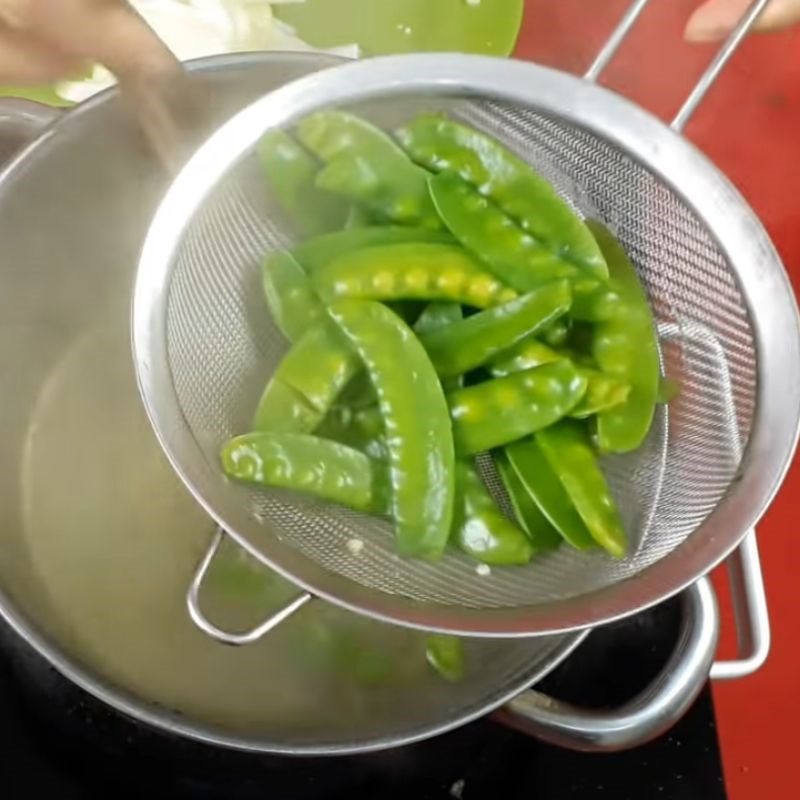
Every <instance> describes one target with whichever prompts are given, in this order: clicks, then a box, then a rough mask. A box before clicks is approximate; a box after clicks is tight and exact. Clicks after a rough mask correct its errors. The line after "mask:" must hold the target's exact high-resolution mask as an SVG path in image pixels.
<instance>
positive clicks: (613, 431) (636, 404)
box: [589, 221, 661, 453]
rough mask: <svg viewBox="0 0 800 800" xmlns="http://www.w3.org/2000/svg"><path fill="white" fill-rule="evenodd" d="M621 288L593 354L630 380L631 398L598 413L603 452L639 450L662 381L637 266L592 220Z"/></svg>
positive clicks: (612, 371) (604, 367)
mask: <svg viewBox="0 0 800 800" xmlns="http://www.w3.org/2000/svg"><path fill="white" fill-rule="evenodd" d="M589 225H590V227H591V230H592V233H593V234H594V235H595V237H596V238H597V241H598V243H599V245H600V247H601V248H602V250H603V252H604V254H605V257H606V259H607V261H608V266H609V269H610V271H611V285H612V286H613V287H614V289H615V290H616V291H617V292H618V293H619V296H620V308H619V309H618V311H617V313H616V314H615V316H614V317H613V318H612V319H610V320H608V321H607V322H603V323H600V324H598V325H597V326H596V327H595V331H594V339H593V342H592V354H593V356H594V359H595V361H596V362H597V365H598V367H599V368H600V369H601V370H602V371H603V372H605V373H606V374H607V375H610V376H612V377H615V378H617V379H619V380H620V381H622V382H624V383H627V384H629V385H630V387H631V389H630V394H629V395H628V399H627V400H626V401H625V402H624V403H622V404H621V405H618V406H616V407H615V408H612V409H610V410H608V411H604V412H603V413H601V414H598V415H597V442H598V446H599V447H600V450H601V451H603V452H613V453H625V452H629V451H631V450H636V449H637V448H638V447H639V446H640V445H641V444H642V442H643V441H644V440H645V438H646V437H647V434H648V432H649V431H650V426H651V425H652V422H653V415H654V414H655V408H656V402H657V400H658V392H659V386H660V381H661V365H660V362H659V350H658V338H657V334H656V326H655V322H654V320H653V315H652V312H651V310H650V305H649V303H648V300H647V295H646V293H645V291H644V287H643V286H642V284H641V282H640V281H639V276H638V275H637V273H636V268H635V267H634V266H633V264H632V263H631V262H630V260H629V259H628V257H627V255H626V254H625V251H624V249H623V248H622V246H621V245H620V244H619V242H617V240H616V239H615V238H614V236H613V235H612V234H611V232H610V231H609V230H608V229H607V228H605V227H604V226H603V225H601V224H600V223H599V222H595V221H590V222H589Z"/></svg>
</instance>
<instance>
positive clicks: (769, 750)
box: [516, 0, 800, 800]
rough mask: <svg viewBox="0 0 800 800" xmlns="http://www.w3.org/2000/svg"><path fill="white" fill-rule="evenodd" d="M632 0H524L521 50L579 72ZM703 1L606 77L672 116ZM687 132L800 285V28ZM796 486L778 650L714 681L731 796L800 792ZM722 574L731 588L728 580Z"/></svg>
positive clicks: (773, 541) (776, 576)
mask: <svg viewBox="0 0 800 800" xmlns="http://www.w3.org/2000/svg"><path fill="white" fill-rule="evenodd" d="M629 2H630V0H606V1H605V2H603V3H600V2H598V0H527V2H526V12H525V19H524V23H523V30H522V33H521V36H520V40H519V44H518V47H517V50H516V55H517V56H518V57H520V58H526V59H530V60H533V61H537V62H539V63H542V64H546V65H549V66H555V67H559V68H561V69H564V70H567V71H570V72H574V73H581V72H582V71H584V70H585V69H586V67H587V66H588V64H589V63H590V62H591V60H592V58H593V56H594V55H595V54H596V52H597V50H598V48H599V47H600V45H601V43H602V42H603V41H604V39H605V37H606V35H607V34H608V32H609V31H610V30H611V29H612V27H613V26H614V24H615V23H616V21H617V20H618V19H619V16H620V15H621V13H622V12H623V10H624V9H625V8H626V7H627V6H628V4H629ZM697 5H698V2H697V0H654V2H653V3H652V5H651V7H649V8H648V9H647V11H646V12H645V14H644V15H643V17H642V18H641V19H640V21H639V23H638V24H637V26H636V28H635V29H634V32H633V33H632V34H631V37H630V39H629V40H628V41H627V42H626V43H625V45H624V46H623V48H622V50H621V51H620V53H619V55H618V56H617V58H616V59H615V60H614V62H613V63H612V64H611V65H610V67H609V68H608V70H607V71H606V73H605V75H604V76H603V82H604V83H605V84H606V85H608V86H609V87H611V88H613V89H615V90H617V91H619V92H620V93H621V94H624V95H626V96H627V97H629V98H631V99H633V100H635V101H636V102H638V103H640V104H641V105H643V106H645V107H646V108H648V109H649V110H651V111H652V112H654V113H656V114H658V115H659V116H660V117H662V118H663V119H668V118H669V117H670V115H672V114H674V112H675V111H676V110H677V109H678V107H679V106H680V104H681V102H682V100H683V99H684V97H685V95H686V93H687V92H688V90H689V89H690V88H691V86H692V85H693V82H694V80H695V79H696V78H697V76H698V75H699V74H700V73H701V71H702V70H703V68H704V67H705V65H706V64H707V63H708V61H709V60H710V58H711V57H712V55H713V52H714V48H713V47H710V46H705V45H703V46H698V45H689V44H686V43H685V42H683V40H682V31H683V27H684V25H685V22H686V20H687V19H688V17H689V14H690V13H691V11H692V10H693V9H694V8H695V7H696V6H697ZM686 135H687V136H688V138H690V139H691V140H692V141H693V142H694V143H695V144H696V145H697V146H698V147H699V148H700V149H701V150H703V151H704V152H705V153H706V154H707V155H708V156H709V157H710V158H711V159H712V160H713V161H714V162H715V163H716V164H717V165H718V166H719V167H720V169H721V170H722V171H723V172H725V173H726V174H727V175H728V177H729V178H730V179H731V180H732V181H733V182H734V183H735V184H736V185H737V186H738V187H739V189H740V190H741V191H742V193H743V194H744V195H745V197H746V198H747V199H748V201H749V202H750V204H751V205H752V206H753V208H754V209H755V211H756V213H757V214H758V215H759V216H760V218H761V219H762V221H763V222H764V224H765V226H766V228H767V230H768V231H769V233H770V235H771V236H772V238H773V240H774V242H775V245H776V246H777V248H778V250H779V251H780V253H781V256H782V258H783V260H784V263H785V265H786V268H787V270H788V271H789V274H790V276H791V278H792V282H793V284H794V285H795V287H797V286H800V198H799V197H798V191H799V189H800V29H796V30H794V31H791V32H785V33H781V34H776V35H771V36H755V37H753V38H751V39H750V40H748V41H747V42H746V43H745V44H744V45H743V46H742V48H741V49H740V51H739V52H738V53H737V54H736V55H735V56H734V58H733V60H732V61H731V63H730V64H729V66H728V68H727V70H726V72H725V73H724V74H723V75H722V77H721V78H720V79H719V81H718V83H717V84H716V86H715V87H714V88H713V89H712V90H711V92H710V93H709V95H708V97H707V99H706V101H705V103H704V105H703V106H702V107H701V109H700V110H699V111H698V112H697V114H696V116H695V118H694V119H693V120H692V121H691V123H690V124H689V126H688V128H687V131H686ZM799 493H800V467H798V463H797V459H795V462H794V464H793V468H792V469H791V470H790V473H789V476H788V477H787V479H786V483H785V484H784V486H783V489H782V490H781V492H780V494H779V496H778V498H777V499H776V501H775V502H774V504H773V505H772V507H771V508H770V510H769V511H768V513H767V515H766V517H765V518H764V520H763V521H762V523H761V525H760V526H759V537H758V538H759V544H760V547H761V553H762V559H763V566H764V574H765V579H766V583H767V593H768V601H769V609H770V617H771V621H772V634H773V645H772V652H771V654H770V658H769V660H768V662H767V664H766V666H765V667H764V668H763V669H762V670H761V671H760V672H759V673H758V674H756V675H754V676H752V677H749V678H746V679H743V680H740V681H738V682H731V683H725V684H717V685H715V687H714V698H715V703H716V708H717V715H718V724H719V731H720V738H721V742H722V750H723V758H724V764H725V779H726V784H727V787H728V792H729V795H730V797H731V800H752V799H753V798H756V797H765V798H769V800H784V798H785V799H786V800H790V798H791V800H794V798H796V797H797V795H798V791H797V788H796V779H795V775H796V772H797V769H798V767H797V764H796V759H797V751H796V746H795V736H796V729H795V721H796V720H797V719H798V718H800V683H799V682H800V636H798V633H800V630H799V626H798V623H797V620H798V611H797V598H798V591H797V586H798V574H799V573H800V537H798V536H797V534H796V533H795V531H794V520H795V519H797V514H796V513H794V514H793V513H792V502H793V496H794V497H797V495H798V494H799ZM716 577H719V576H716ZM716 585H717V586H719V587H720V588H722V589H723V590H724V582H723V581H722V580H717V581H716ZM723 594H724V591H723ZM722 602H723V607H725V606H726V605H727V603H726V602H725V599H724V598H722ZM725 611H726V613H725V618H724V626H725V630H724V632H723V642H722V653H723V654H730V653H733V651H734V638H733V630H732V621H731V618H730V614H729V613H727V609H725Z"/></svg>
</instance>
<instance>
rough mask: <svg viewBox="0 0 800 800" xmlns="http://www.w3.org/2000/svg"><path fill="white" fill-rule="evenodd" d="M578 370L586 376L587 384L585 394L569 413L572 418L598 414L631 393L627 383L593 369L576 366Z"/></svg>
mask: <svg viewBox="0 0 800 800" xmlns="http://www.w3.org/2000/svg"><path fill="white" fill-rule="evenodd" d="M578 370H579V371H580V373H581V374H582V375H585V376H586V380H587V386H586V394H585V395H584V396H583V397H582V398H581V401H580V402H579V403H578V405H576V406H575V408H573V409H572V411H570V413H569V415H570V417H572V418H573V419H586V417H591V416H592V415H594V414H600V413H602V412H604V411H608V410H609V409H611V408H616V407H617V406H620V405H622V404H623V403H625V402H626V400H627V399H628V396H629V395H630V393H631V387H630V384H629V383H625V382H623V381H621V380H619V379H618V378H615V377H614V376H613V375H606V374H605V373H603V372H598V371H597V370H595V369H589V368H587V367H578Z"/></svg>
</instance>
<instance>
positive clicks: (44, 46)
mask: <svg viewBox="0 0 800 800" xmlns="http://www.w3.org/2000/svg"><path fill="white" fill-rule="evenodd" d="M94 63H100V64H102V65H103V66H105V67H107V68H108V69H109V70H110V71H111V72H113V73H114V74H116V75H117V76H118V77H119V76H125V77H128V78H137V77H146V76H148V75H157V74H159V73H161V72H166V71H168V70H170V69H172V68H174V65H175V58H174V56H173V55H172V53H171V52H170V51H169V49H168V48H167V47H166V45H164V44H163V43H162V42H161V40H160V39H159V38H158V37H157V36H156V35H155V33H153V31H152V30H151V29H150V28H149V27H148V26H147V24H146V23H145V22H144V20H142V18H141V17H140V16H139V15H138V14H137V13H136V12H135V11H134V10H133V9H132V8H131V7H130V6H129V5H128V3H127V2H125V0H0V83H6V84H22V85H24V84H37V83H49V82H52V81H55V80H60V79H63V78H69V77H73V76H75V75H76V74H79V73H80V72H82V71H84V70H85V69H86V68H87V67H88V66H89V65H91V64H94Z"/></svg>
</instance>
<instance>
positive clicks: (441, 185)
mask: <svg viewBox="0 0 800 800" xmlns="http://www.w3.org/2000/svg"><path fill="white" fill-rule="evenodd" d="M428 185H429V187H430V192H431V197H432V198H433V202H434V205H435V206H436V210H437V211H438V212H439V216H440V217H441V218H442V222H444V224H445V227H447V229H448V230H449V231H450V232H451V233H452V234H453V236H455V237H456V239H458V241H459V242H461V244H462V245H463V246H464V247H465V248H466V249H467V250H469V251H470V252H472V253H474V254H475V255H477V256H478V257H479V258H482V259H483V260H484V261H485V262H486V263H487V264H488V265H489V266H490V267H491V269H492V271H493V272H494V274H495V275H497V277H498V278H500V280H502V281H503V282H504V283H506V284H508V285H509V286H511V287H512V288H514V289H517V290H519V291H521V292H527V291H529V290H530V289H533V288H534V287H536V286H538V285H540V284H541V283H542V282H544V281H550V280H557V279H558V278H566V277H571V276H572V275H574V274H575V273H576V272H577V270H576V268H575V267H574V266H573V265H571V264H568V263H567V262H565V261H563V260H562V259H561V258H559V257H558V256H557V255H556V254H554V253H553V251H552V250H550V249H549V248H548V247H546V246H544V245H543V244H541V242H539V241H538V240H537V239H535V238H534V237H533V236H531V234H530V233H527V232H526V231H524V230H523V229H522V228H521V227H520V226H519V225H517V223H516V222H514V220H512V219H511V218H510V217H508V216H507V215H506V214H504V213H503V212H502V211H501V210H500V209H499V208H498V207H497V206H496V205H495V204H494V203H492V201H491V200H489V199H488V198H486V197H484V196H483V195H481V194H479V193H478V192H477V191H476V190H475V189H473V188H472V186H470V185H469V184H468V183H467V182H466V181H463V180H461V178H459V177H458V175H455V174H453V173H448V172H443V173H441V174H440V175H434V176H431V177H430V178H429V179H428Z"/></svg>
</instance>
